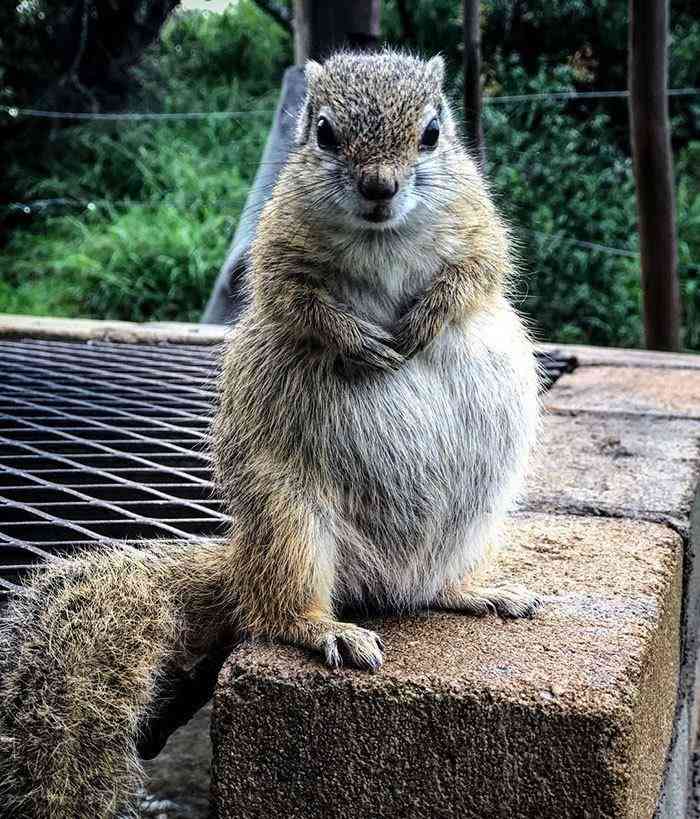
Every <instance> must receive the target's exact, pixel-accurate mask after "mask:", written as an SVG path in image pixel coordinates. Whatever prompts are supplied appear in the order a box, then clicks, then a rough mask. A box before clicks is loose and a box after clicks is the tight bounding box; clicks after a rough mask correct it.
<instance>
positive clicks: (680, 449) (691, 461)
mask: <svg viewBox="0 0 700 819" xmlns="http://www.w3.org/2000/svg"><path fill="white" fill-rule="evenodd" d="M554 390H555V391H556V392H555V395H553V396H552V397H551V398H550V399H549V401H550V403H558V399H559V395H560V393H559V392H558V391H557V388H556V387H555V388H554ZM699 437H700V425H699V424H698V423H697V422H696V421H689V420H685V419H672V420H669V419H667V418H660V417H658V416H655V415H625V416H619V415H615V414H611V413H600V412H597V413H591V412H582V411H579V410H577V409H572V410H571V411H569V412H566V413H563V414H553V413H552V414H548V415H546V416H545V419H544V428H543V432H542V439H543V445H542V447H541V450H540V452H539V453H538V454H537V457H536V458H535V460H534V463H533V465H532V468H531V473H530V477H529V480H528V490H527V497H526V501H525V508H528V509H535V510H541V511H545V510H559V511H564V512H567V511H574V512H576V513H578V514H581V513H590V514H607V515H616V516H622V517H632V518H636V517H642V518H647V519H659V518H662V519H663V518H671V519H672V520H673V521H674V522H676V523H677V524H678V525H679V526H686V527H687V523H688V520H689V518H690V512H691V508H692V504H693V498H694V494H695V487H696V484H697V476H698V472H699V471H700V452H699V451H698V439H699Z"/></svg>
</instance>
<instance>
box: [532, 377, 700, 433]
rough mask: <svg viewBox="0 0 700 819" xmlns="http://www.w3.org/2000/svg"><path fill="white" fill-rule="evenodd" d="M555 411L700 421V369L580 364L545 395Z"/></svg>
mask: <svg viewBox="0 0 700 819" xmlns="http://www.w3.org/2000/svg"><path fill="white" fill-rule="evenodd" d="M545 405H546V406H547V407H548V408H550V409H552V410H556V411H565V410H579V411H580V410H585V411H587V412H592V411H593V412H617V413H634V414H637V413H653V414H656V415H663V416H675V417H681V418H694V419H696V420H700V370H697V369H684V370H683V369H674V368H668V369H663V368H657V367H579V368H578V369H576V370H575V371H574V372H573V373H571V374H570V375H563V376H562V377H561V378H560V379H559V380H558V381H557V382H556V384H555V385H554V386H553V387H552V389H551V390H550V391H549V392H548V393H547V394H546V396H545Z"/></svg>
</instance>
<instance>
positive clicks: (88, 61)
mask: <svg viewBox="0 0 700 819" xmlns="http://www.w3.org/2000/svg"><path fill="white" fill-rule="evenodd" d="M179 3H180V0H120V1H119V2H107V0H20V2H18V3H16V2H5V3H1V4H0V105H3V106H4V107H5V109H6V110H4V111H0V142H2V144H3V145H4V146H5V148H6V151H7V152H8V153H10V152H11V153H12V158H13V162H14V163H17V162H19V163H21V162H22V156H23V155H25V156H31V155H32V154H34V153H35V152H36V151H37V150H41V149H42V147H43V146H44V145H45V143H46V142H47V140H48V136H49V134H50V131H47V129H46V128H43V129H40V130H37V129H36V128H33V127H31V125H30V124H29V123H27V122H26V121H24V120H23V119H21V118H16V117H14V116H13V115H12V109H14V108H18V109H21V108H39V109H49V110H62V111H79V112H85V111H87V112H97V111H100V110H103V109H106V110H114V109H118V108H119V107H120V106H121V105H122V104H123V103H124V101H125V99H126V95H127V92H128V90H129V88H130V86H131V85H132V84H133V68H134V67H135V65H136V63H137V62H138V60H139V58H140V57H141V55H142V53H143V52H144V50H145V49H146V48H147V47H148V46H149V45H151V44H152V43H153V42H154V41H155V40H156V39H157V37H158V34H159V32H160V30H161V27H162V25H163V23H164V22H165V21H166V19H167V18H168V15H169V14H170V13H171V12H172V10H173V9H174V8H175V7H176V6H178V5H179ZM7 109H9V111H8V110H7ZM59 124H60V125H65V124H66V121H64V120H62V121H58V122H55V123H54V127H57V126H58V125H59ZM17 193H18V192H17V191H16V190H13V189H12V187H11V186H10V185H7V184H6V185H3V189H2V190H1V191H0V202H9V201H12V200H13V199H14V198H16V196H17Z"/></svg>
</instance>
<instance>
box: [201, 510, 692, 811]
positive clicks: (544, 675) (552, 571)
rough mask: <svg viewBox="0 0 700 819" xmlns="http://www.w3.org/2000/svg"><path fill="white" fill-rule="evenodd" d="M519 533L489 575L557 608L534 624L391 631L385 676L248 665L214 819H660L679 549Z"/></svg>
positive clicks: (228, 680)
mask: <svg viewBox="0 0 700 819" xmlns="http://www.w3.org/2000/svg"><path fill="white" fill-rule="evenodd" d="M507 535H508V538H509V540H510V542H511V543H512V548H511V549H509V550H508V551H507V552H505V553H504V554H503V556H502V558H501V560H500V561H499V565H498V566H497V567H495V568H494V569H492V570H491V572H490V574H491V575H492V579H493V578H494V577H495V576H496V574H497V575H498V577H499V578H500V579H505V580H510V581H511V582H513V581H516V582H519V583H525V584H527V585H529V586H531V587H533V588H538V589H540V590H541V591H542V592H544V593H545V595H546V601H547V602H546V605H545V607H544V608H543V610H542V611H541V613H539V614H538V616H537V617H536V618H535V619H534V620H532V621H514V622H502V621H500V620H497V619H495V618H484V619H481V620H479V619H475V618H469V617H464V616H460V615H457V614H437V613H425V614H420V615H417V616H414V617H406V618H389V619H386V620H384V621H382V622H378V623H375V625H376V626H377V627H378V628H379V629H380V630H381V632H382V634H383V637H384V638H385V641H386V644H387V660H386V664H385V666H384V668H383V669H382V670H381V671H380V672H379V673H378V674H376V675H370V674H366V673H362V672H354V671H340V672H330V671H328V670H326V669H324V668H323V667H322V666H321V665H320V663H319V662H318V661H317V660H316V659H314V658H312V657H310V656H309V655H308V654H307V653H305V652H302V651H299V650H296V649H292V648H280V647H278V646H268V645H249V646H245V647H242V648H240V649H237V650H236V651H235V652H234V654H233V655H232V656H231V658H230V659H229V661H228V662H227V664H226V666H225V668H224V670H223V672H222V674H221V677H220V680H219V686H218V690H217V694H216V701H215V716H214V719H213V739H214V777H213V779H214V788H213V796H214V804H215V810H216V815H217V816H218V817H219V819H233V817H236V819H243V818H244V817H258V816H259V817H263V816H264V817H268V816H271V815H275V814H277V815H279V816H284V817H305V819H306V818H307V817H308V818H309V819H311V817H324V819H326V818H328V819H332V817H346V816H348V815H356V816H371V817H399V816H406V817H408V816H410V817H443V816H444V817H474V819H476V817H488V816H513V817H525V816H537V817H540V819H548V817H551V818H552V819H554V817H556V819H562V817H581V816H600V817H616V818H617V817H624V819H627V818H628V817H629V818H630V819H631V818H632V817H634V819H637V817H639V819H641V817H645V819H648V817H650V816H651V815H652V814H653V812H654V808H655V806H656V802H657V799H658V796H659V792H660V788H661V780H662V773H663V769H664V761H665V758H666V754H667V750H668V747H669V743H670V739H671V732H672V723H673V716H674V712H675V708H676V693H677V691H676V686H677V671H678V631H679V611H680V595H681V580H680V569H681V541H680V538H679V537H678V536H677V535H676V534H675V533H674V532H672V531H671V530H670V529H668V528H666V527H663V526H659V525H656V524H652V523H645V522H637V521H624V520H605V519H586V518H580V517H579V518H571V517H566V516H548V515H524V516H518V517H517V518H515V519H514V520H513V521H512V522H511V523H510V525H509V527H508V533H507Z"/></svg>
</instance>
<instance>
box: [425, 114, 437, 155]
mask: <svg viewBox="0 0 700 819" xmlns="http://www.w3.org/2000/svg"><path fill="white" fill-rule="evenodd" d="M439 138H440V123H439V122H438V120H437V117H435V118H434V119H431V120H430V122H429V123H428V124H427V125H426V127H425V131H423V136H422V137H421V139H420V144H421V148H434V147H435V146H436V145H437V141H438V139H439Z"/></svg>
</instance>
